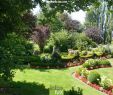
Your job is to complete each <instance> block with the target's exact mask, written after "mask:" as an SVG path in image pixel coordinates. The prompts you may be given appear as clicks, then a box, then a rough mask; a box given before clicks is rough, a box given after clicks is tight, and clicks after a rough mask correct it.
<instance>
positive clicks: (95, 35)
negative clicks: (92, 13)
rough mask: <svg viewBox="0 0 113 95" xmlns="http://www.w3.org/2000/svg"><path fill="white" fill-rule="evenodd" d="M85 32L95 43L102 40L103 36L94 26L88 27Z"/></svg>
mask: <svg viewBox="0 0 113 95" xmlns="http://www.w3.org/2000/svg"><path fill="white" fill-rule="evenodd" d="M85 34H86V35H87V36H88V37H89V38H91V39H92V40H93V41H94V42H96V43H102V42H103V37H102V36H101V34H100V30H99V29H98V28H96V27H91V28H88V29H87V30H86V31H85Z"/></svg>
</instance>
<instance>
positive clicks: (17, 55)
mask: <svg viewBox="0 0 113 95" xmlns="http://www.w3.org/2000/svg"><path fill="white" fill-rule="evenodd" d="M32 52H33V51H32V45H31V44H29V43H28V42H27V41H26V40H25V39H24V38H23V37H21V36H18V35H16V34H15V33H14V34H8V36H7V38H6V39H4V40H2V41H1V43H0V60H1V61H0V78H3V79H4V80H10V79H11V78H12V76H13V74H14V73H13V71H12V68H14V67H15V66H16V65H18V64H23V63H24V62H25V60H26V57H27V56H30V55H32Z"/></svg>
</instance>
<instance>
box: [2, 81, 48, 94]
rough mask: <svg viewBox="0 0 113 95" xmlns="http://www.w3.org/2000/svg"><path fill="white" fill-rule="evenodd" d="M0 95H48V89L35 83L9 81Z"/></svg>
mask: <svg viewBox="0 0 113 95" xmlns="http://www.w3.org/2000/svg"><path fill="white" fill-rule="evenodd" d="M0 95H49V89H46V88H45V86H44V85H40V84H37V83H27V82H11V83H10V86H8V87H7V88H5V93H4V92H0Z"/></svg>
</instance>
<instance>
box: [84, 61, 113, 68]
mask: <svg viewBox="0 0 113 95" xmlns="http://www.w3.org/2000/svg"><path fill="white" fill-rule="evenodd" d="M82 66H83V67H84V68H87V69H94V68H98V67H100V66H111V63H110V62H109V61H108V60H106V59H89V60H87V61H86V62H85V63H84V64H83V65H82Z"/></svg>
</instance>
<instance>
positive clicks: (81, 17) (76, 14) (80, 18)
mask: <svg viewBox="0 0 113 95" xmlns="http://www.w3.org/2000/svg"><path fill="white" fill-rule="evenodd" d="M39 12H40V7H39V6H37V7H36V8H34V9H33V13H34V14H38V13H39ZM70 16H71V17H72V19H74V20H78V21H80V22H81V23H82V24H83V23H84V22H85V17H86V13H85V12H84V11H82V10H80V11H78V12H72V13H71V14H70Z"/></svg>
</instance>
